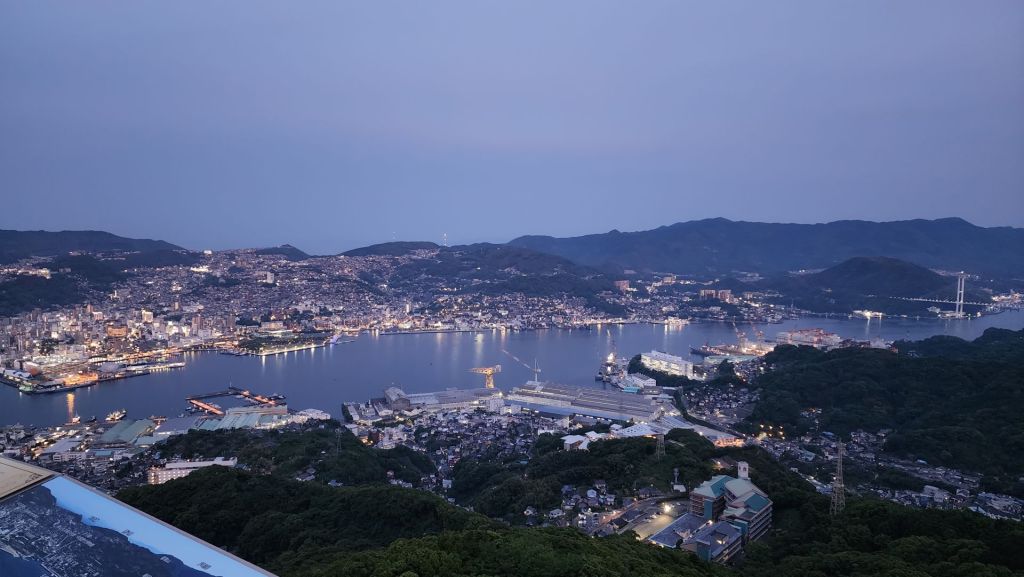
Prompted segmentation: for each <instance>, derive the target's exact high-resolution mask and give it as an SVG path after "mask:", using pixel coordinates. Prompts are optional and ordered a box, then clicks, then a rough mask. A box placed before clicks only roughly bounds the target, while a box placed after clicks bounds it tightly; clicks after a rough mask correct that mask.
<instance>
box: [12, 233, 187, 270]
mask: <svg viewBox="0 0 1024 577" xmlns="http://www.w3.org/2000/svg"><path fill="white" fill-rule="evenodd" d="M181 250H184V249H182V248H181V247H180V246H175V245H173V244H171V243H169V242H165V241H162V240H150V239H136V238H125V237H123V236H117V235H115V234H110V233H109V232H102V231H96V230H66V231H60V232H48V231H43V230H25V231H22V230H0V263H10V262H15V261H18V260H21V259H23V258H29V257H33V256H41V257H48V256H60V255H64V254H67V253H69V252H78V251H81V252H89V253H100V252H158V251H181Z"/></svg>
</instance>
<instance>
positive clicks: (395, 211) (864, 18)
mask: <svg viewBox="0 0 1024 577" xmlns="http://www.w3.org/2000/svg"><path fill="white" fill-rule="evenodd" d="M1022 29H1024V3H1020V2H1015V1H1007V0H994V1H992V2H984V3H964V2H957V1H949V0H940V1H922V0H906V1H899V2H890V1H880V0H870V1H865V2H857V3H848V4H832V3H828V4H819V3H806V2H797V1H783V2H777V3H772V4H770V5H767V4H760V3H749V4H742V5H740V4H737V5H728V4H720V3H713V4H707V3H695V2H658V1H656V2H651V3H644V4H643V5H639V6H636V5H629V6H626V5H622V4H618V3H614V2H604V1H596V2H595V1H582V0H570V1H567V2H563V3H557V4H551V3H539V2H530V1H527V2H521V3H516V4H490V3H480V2H461V1H455V2H451V3H445V4H431V5H421V4H407V5H402V6H401V9H397V7H395V6H384V5H380V4H377V3H362V2H319V1H311V2H307V3H303V4H301V5H288V6H284V5H279V4H274V3H268V2H244V3H243V2H238V1H228V2H221V3H217V4H213V5H207V6H204V7H203V10H201V11H199V10H195V9H194V7H191V6H188V5H182V4H178V3H156V4H139V3H128V2H111V3H106V4H103V5H102V8H100V7H97V6H95V5H91V4H59V5H55V4H48V3H5V4H3V5H2V6H0V190H3V191H4V200H5V203H4V211H3V213H2V215H0V228H7V229H21V230H25V229H48V230H60V229H74V230H81V229H95V230H107V231H110V232H114V233H116V234H120V235H124V236H129V237H137V238H139V237H141V238H159V239H165V240H168V241H169V242H173V243H175V244H180V245H183V246H187V247H190V248H207V247H209V248H216V249H219V248H228V247H233V248H238V247H244V246H274V245H279V244H283V243H290V244H293V245H295V246H297V247H299V248H301V249H302V250H305V251H308V252H311V253H326V252H336V251H339V250H344V249H345V248H346V247H347V248H353V247H357V246H365V245H368V244H373V243H378V242H387V241H390V240H393V239H399V240H408V239H419V240H430V241H433V242H438V243H440V242H441V241H442V235H443V234H444V233H447V234H448V239H449V242H450V243H452V244H465V243H471V242H478V241H491V242H504V241H507V240H509V239H511V238H514V237H516V236H520V235H526V234H549V235H555V236H577V235H582V234H589V233H596V232H604V231H608V230H611V229H619V230H646V229H651V228H656V227H658V226H662V225H665V224H670V223H673V222H678V221H688V220H699V219H702V218H709V217H716V216H719V215H727V216H728V217H729V218H731V219H733V220H748V221H773V222H774V221H795V222H825V221H834V220H845V219H864V220H900V219H909V218H916V217H920V218H939V217H945V216H948V215H951V214H954V215H956V216H959V217H963V218H965V219H967V220H968V221H970V222H972V223H975V224H978V225H980V226H1018V227H1020V226H1024V194H1022V191H1024V163H1022V162H1021V159H1022V158H1024V104H1022V103H1024V34H1021V30H1022Z"/></svg>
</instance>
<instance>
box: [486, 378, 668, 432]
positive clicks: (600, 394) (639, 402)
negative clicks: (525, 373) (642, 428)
mask: <svg viewBox="0 0 1024 577" xmlns="http://www.w3.org/2000/svg"><path fill="white" fill-rule="evenodd" d="M506 403H507V404H509V405H513V406H520V407H522V408H526V409H531V410H534V411H538V412H542V413H554V414H557V415H585V416H588V417H598V418H602V419H611V420H616V421H639V422H650V421H653V420H655V419H657V418H658V417H660V416H661V415H662V408H661V406H660V405H659V404H658V403H657V402H655V401H654V400H652V399H648V398H646V397H642V396H640V395H634V394H631V393H623V392H621V391H612V390H605V389H597V388H593V387H571V386H568V385H558V384H554V383H541V382H537V381H530V382H528V383H526V384H525V385H523V386H520V387H515V388H513V389H512V392H510V393H509V394H508V396H507V397H506Z"/></svg>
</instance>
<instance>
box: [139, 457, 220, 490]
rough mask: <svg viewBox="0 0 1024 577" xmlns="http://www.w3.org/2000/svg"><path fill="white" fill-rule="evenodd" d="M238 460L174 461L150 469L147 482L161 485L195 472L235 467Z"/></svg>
mask: <svg viewBox="0 0 1024 577" xmlns="http://www.w3.org/2000/svg"><path fill="white" fill-rule="evenodd" d="M237 464H238V459H223V458H221V457H217V458H216V459H214V460H212V461H172V462H170V463H167V464H166V465H164V466H163V467H150V468H149V470H148V471H147V472H146V480H147V482H148V483H149V484H150V485H161V484H163V483H166V482H167V481H170V480H171V479H180V478H182V477H187V476H188V475H190V474H191V473H193V472H194V471H198V470H199V469H202V468H204V467H212V466H214V465H217V466H221V467H234V466H235V465H237Z"/></svg>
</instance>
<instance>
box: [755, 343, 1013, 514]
mask: <svg viewBox="0 0 1024 577" xmlns="http://www.w3.org/2000/svg"><path fill="white" fill-rule="evenodd" d="M897 349H898V350H899V351H900V352H898V353H897V352H891V351H887V350H877V349H838V350H834V351H830V352H822V351H819V350H817V349H813V348H810V347H793V346H789V345H784V346H780V347H778V348H776V349H775V351H774V352H772V353H770V354H769V355H768V356H766V357H765V362H766V363H768V365H769V366H770V367H771V369H770V370H769V371H768V373H766V374H765V375H763V376H762V377H760V378H759V379H758V380H757V381H756V383H755V384H756V386H758V387H759V388H760V390H761V400H760V402H759V403H758V405H757V407H756V408H755V410H754V413H753V414H752V415H751V417H750V418H749V423H750V424H751V426H753V425H757V424H760V423H765V424H768V423H772V424H780V425H785V426H786V427H787V430H793V431H794V432H795V433H798V434H801V433H803V432H805V431H809V430H814V429H817V430H819V431H830V432H833V433H835V434H838V435H847V434H848V433H849V432H851V431H854V430H857V429H863V430H866V431H869V432H876V431H879V430H881V429H892V430H893V432H892V433H891V434H890V435H889V438H888V440H887V441H886V444H885V449H886V451H888V452H891V453H894V454H897V455H902V456H906V457H908V458H913V459H924V460H926V461H928V462H929V463H932V464H935V465H947V466H950V467H956V468H960V469H966V470H971V471H977V472H980V473H982V474H984V476H985V477H984V480H983V486H984V487H987V488H989V489H996V490H998V491H999V492H1004V493H1005V492H1012V493H1015V494H1018V495H1020V494H1024V487H1022V486H1021V483H1020V481H1019V478H1020V476H1021V475H1022V474H1024V462H1022V461H1021V460H1020V456H1021V455H1024V428H1022V427H1021V426H1020V424H1021V415H1022V414H1024V387H1022V383H1024V363H1022V362H1021V360H1022V358H1024V330H1021V331H1009V330H1004V329H988V330H987V331H985V333H984V334H983V335H982V336H981V337H979V338H978V339H976V340H975V341H974V342H967V341H963V340H961V339H955V338H951V337H939V338H932V339H928V340H925V341H921V342H916V343H906V342H905V343H898V344H897ZM811 408H818V409H821V413H820V414H819V415H817V416H816V417H815V416H814V415H812V414H810V413H808V412H807V410H808V409H811ZM815 419H817V423H815Z"/></svg>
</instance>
